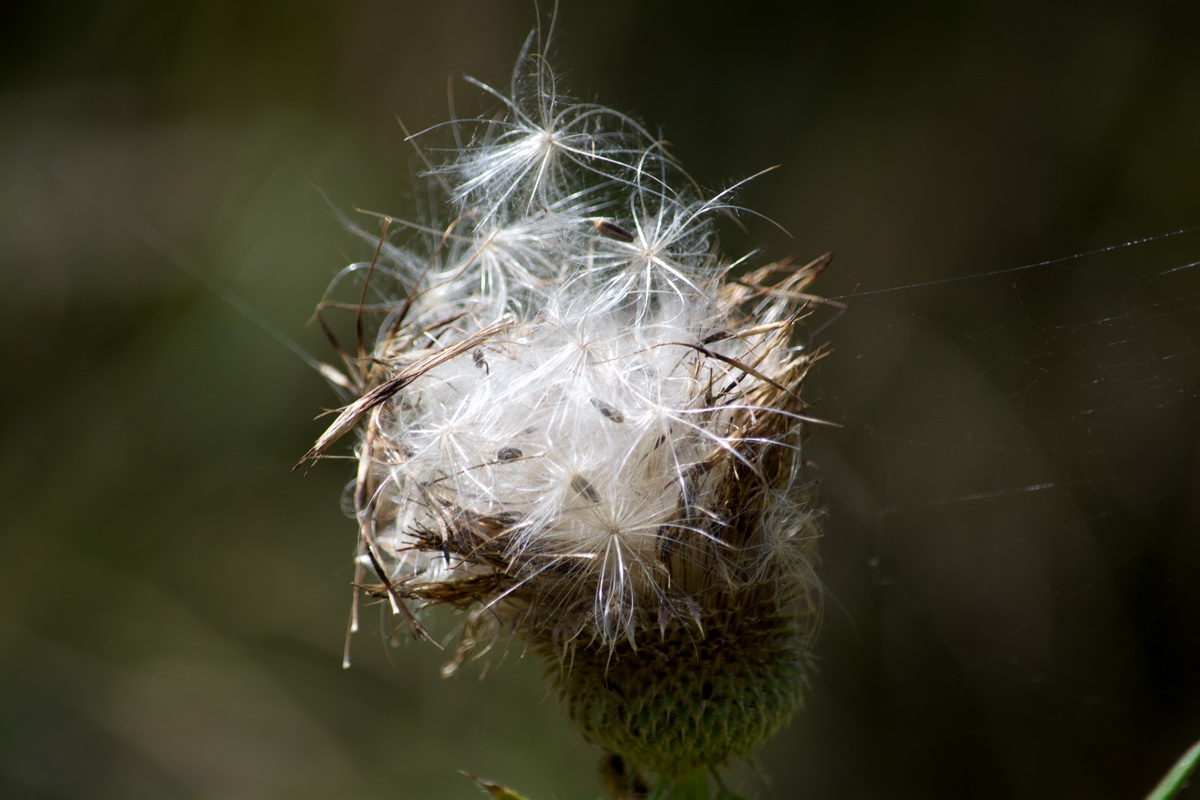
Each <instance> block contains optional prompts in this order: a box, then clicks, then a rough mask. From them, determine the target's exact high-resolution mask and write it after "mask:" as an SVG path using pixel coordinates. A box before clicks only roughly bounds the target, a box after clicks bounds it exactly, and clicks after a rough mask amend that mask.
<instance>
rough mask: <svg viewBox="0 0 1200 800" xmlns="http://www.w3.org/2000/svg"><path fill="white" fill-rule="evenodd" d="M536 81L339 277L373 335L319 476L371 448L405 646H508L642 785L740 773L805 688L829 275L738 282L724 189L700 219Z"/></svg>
mask: <svg viewBox="0 0 1200 800" xmlns="http://www.w3.org/2000/svg"><path fill="white" fill-rule="evenodd" d="M524 64H525V70H524V71H520V72H519V73H518V76H517V80H515V81H514V87H516V88H515V89H514V92H516V91H518V90H519V89H520V88H521V87H525V86H532V87H534V92H533V94H531V95H521V94H516V95H514V97H513V98H507V97H503V96H501V95H500V94H499V93H498V92H495V91H493V90H491V89H487V87H484V88H485V90H486V91H488V92H490V93H492V94H494V95H495V96H496V97H498V98H499V99H500V100H501V102H502V103H503V105H504V108H505V112H506V113H505V115H504V116H503V117H502V118H500V119H499V120H488V121H480V122H477V123H474V125H475V126H476V127H477V130H475V131H474V135H473V136H472V137H470V144H467V145H466V146H464V147H463V148H462V149H461V150H460V151H458V152H456V153H455V154H454V155H452V156H451V157H450V158H449V159H448V160H447V162H446V163H445V164H444V165H443V166H440V167H434V168H433V169H432V170H431V172H430V174H429V178H430V186H431V192H433V193H434V194H436V195H437V196H438V197H439V199H440V204H441V205H440V208H439V213H440V214H445V218H444V221H442V222H438V220H431V221H429V222H426V223H424V224H420V225H418V224H411V225H407V226H406V227H405V229H406V230H408V231H409V233H410V241H408V242H406V243H404V244H394V243H392V242H391V241H389V240H387V239H386V238H385V239H384V240H383V242H382V244H381V245H380V251H379V255H378V257H377V260H376V261H374V262H372V264H371V265H369V268H364V265H354V266H352V267H351V268H349V269H348V271H347V274H351V273H352V274H357V275H363V274H366V275H368V276H370V277H369V280H368V285H367V286H366V287H364V293H365V292H366V291H367V290H368V289H369V290H371V291H380V290H381V289H382V291H383V292H384V295H383V302H382V303H381V304H379V305H373V306H370V307H371V308H377V309H378V308H382V309H384V311H385V314H384V317H383V319H382V321H381V323H380V325H379V335H378V338H377V341H376V343H375V345H374V349H373V351H372V352H371V353H370V355H369V356H366V357H363V358H360V359H357V360H353V361H351V364H350V366H351V371H352V372H353V373H354V374H355V375H356V376H357V389H358V390H359V397H358V399H357V400H355V401H354V402H353V403H351V404H350V405H349V406H348V407H347V408H346V409H344V410H343V411H342V413H341V414H340V416H339V417H338V418H337V420H336V421H335V422H334V423H333V425H332V426H331V427H330V429H329V430H328V431H327V433H326V434H325V435H324V436H323V437H322V438H321V440H319V441H318V443H317V445H316V446H315V447H314V448H313V451H311V452H310V456H319V455H321V454H323V453H324V452H325V451H326V449H327V448H328V447H329V446H330V444H331V443H332V442H333V441H334V440H335V439H337V438H339V437H340V436H342V435H343V434H344V433H346V432H347V431H349V430H350V429H351V428H353V427H355V426H359V427H360V431H361V439H360V442H359V445H358V450H357V455H358V459H359V470H358V479H357V483H356V490H355V494H354V513H355V515H356V517H357V519H358V523H359V526H360V530H361V534H362V535H361V558H360V565H361V568H362V569H363V570H366V569H370V570H372V571H373V572H374V573H375V574H376V576H377V577H378V579H379V581H380V585H379V586H378V587H376V588H374V589H372V591H374V592H376V593H377V594H379V595H380V596H385V597H387V598H389V599H390V601H391V603H392V604H393V609H394V610H395V611H396V613H398V614H401V615H403V616H404V617H405V618H406V619H408V620H409V621H410V622H411V624H412V625H413V626H414V627H416V628H417V629H418V630H422V629H421V628H420V622H419V621H418V619H417V612H418V611H419V609H421V608H423V607H425V606H428V605H444V606H450V607H453V608H457V609H461V610H463V611H466V612H467V618H466V621H465V623H464V626H463V633H462V645H461V648H460V658H461V656H462V655H465V654H468V653H470V652H474V651H477V650H486V648H487V646H488V644H489V643H490V642H491V641H492V640H493V639H494V638H495V637H496V636H497V635H501V634H505V635H516V636H517V637H519V638H521V639H522V640H524V641H525V642H526V643H527V644H528V645H529V646H530V647H531V648H532V649H533V650H535V651H537V652H540V653H542V654H544V655H545V656H547V657H548V659H549V661H550V663H551V664H552V665H553V668H554V670H555V674H556V678H555V680H556V683H557V685H558V686H559V687H560V689H561V691H562V693H563V696H564V701H565V704H566V707H567V709H568V712H569V713H570V715H571V717H572V719H573V721H574V722H575V723H576V725H577V726H578V727H580V728H581V729H582V730H583V732H584V733H585V735H587V736H588V737H589V738H590V739H591V740H593V741H595V742H597V743H599V744H601V745H603V746H605V747H607V748H608V749H610V750H611V751H613V752H615V753H618V754H620V755H623V756H626V757H627V758H629V759H631V760H632V761H633V762H634V763H635V764H637V765H639V766H642V767H646V768H649V769H652V770H654V771H656V772H660V773H663V774H674V773H678V772H680V771H683V770H685V769H687V768H689V767H691V766H695V765H697V764H703V763H719V762H721V761H724V760H726V759H728V758H729V757H732V756H741V755H746V754H748V753H749V752H750V750H751V749H752V748H753V747H754V746H755V745H756V744H757V743H758V742H759V741H760V740H761V739H762V738H765V736H766V735H769V734H770V733H771V732H772V731H773V730H774V729H775V728H776V727H778V725H779V724H781V723H782V722H783V721H784V720H785V719H786V718H787V717H788V716H789V715H790V713H791V711H792V710H793V709H794V708H795V706H796V705H797V704H798V702H799V701H800V699H801V697H802V694H803V687H804V683H805V680H806V676H807V674H808V659H807V651H808V648H807V645H808V641H807V639H808V636H809V634H810V633H811V631H812V627H813V624H812V623H813V622H815V619H816V615H817V608H818V606H819V602H818V599H817V594H818V592H817V591H816V589H815V581H814V580H813V578H812V575H811V572H810V569H809V558H810V554H811V552H812V548H813V545H814V541H815V538H816V535H817V533H816V525H815V521H814V517H815V513H814V511H813V510H812V508H811V507H810V501H811V497H810V494H811V493H810V491H809V486H808V485H807V483H806V482H805V480H804V479H803V478H802V477H801V475H802V469H801V467H802V458H801V444H802V439H803V438H804V435H805V432H806V428H807V425H808V423H809V422H811V418H810V417H809V416H808V409H807V406H806V404H805V403H804V401H803V400H802V399H801V397H800V387H801V384H802V381H803V378H804V376H805V374H806V372H807V371H808V369H809V368H810V366H811V365H812V364H813V362H814V361H815V360H816V359H817V358H818V357H819V355H820V353H819V352H816V351H812V350H809V349H807V348H806V347H805V346H803V345H801V344H799V343H798V342H799V341H800V336H799V326H800V325H801V321H802V319H803V317H804V316H805V314H806V312H807V310H808V309H809V308H810V307H811V305H812V304H813V303H815V302H817V301H816V299H815V298H813V297H812V296H810V295H808V294H806V288H807V286H808V284H809V283H810V281H811V280H812V279H813V278H814V277H815V275H816V274H817V273H818V272H819V270H820V268H821V267H822V266H824V264H825V263H826V262H827V259H825V258H823V259H818V260H817V261H816V262H814V263H813V264H810V265H808V266H806V267H802V268H796V267H794V266H792V265H790V264H788V263H782V264H778V265H771V266H767V267H764V268H761V269H759V270H757V271H754V272H751V273H749V274H747V275H744V276H742V277H738V278H734V277H733V272H732V270H733V267H732V266H731V265H730V264H728V263H726V262H724V261H723V260H722V259H720V258H719V257H718V255H717V254H716V247H715V241H714V235H713V226H714V217H715V216H716V215H717V214H719V213H725V212H730V211H735V210H736V209H734V208H733V207H732V206H730V205H729V204H728V200H727V197H726V195H727V194H728V193H722V194H721V195H718V196H717V197H716V198H712V199H707V200H706V199H703V198H701V197H700V196H699V194H698V192H697V191H696V190H695V189H694V188H693V186H692V182H691V181H690V179H689V178H688V177H687V176H686V175H685V174H684V173H683V172H682V171H681V170H680V169H679V168H678V166H677V165H676V164H675V163H674V162H673V161H672V160H671V159H670V158H669V157H667V155H666V154H665V152H664V150H663V148H662V146H661V143H660V142H659V141H657V140H655V139H654V138H653V137H651V136H650V135H649V134H648V133H647V132H646V130H645V129H644V128H642V127H641V126H639V125H637V124H636V123H634V122H633V121H632V120H630V119H628V118H627V117H625V116H623V115H620V114H618V113H616V112H614V111H611V110H609V109H606V108H603V107H599V106H594V105H571V104H569V103H566V102H565V101H564V100H563V99H561V98H560V97H558V96H557V94H555V92H554V91H553V84H554V80H553V76H552V74H551V73H550V71H549V69H548V68H547V67H546V66H545V63H544V62H543V61H542V60H541V59H539V58H537V57H534V56H529V57H528V58H526V59H525V61H524ZM467 126H468V124H467V123H459V138H462V137H463V133H462V131H463V129H464V128H466V127H467ZM381 276H383V277H386V276H391V277H394V278H395V280H396V281H397V282H398V283H399V284H400V286H399V291H396V290H393V291H394V292H395V295H393V297H391V298H389V297H388V296H387V294H386V291H387V290H386V288H383V287H381V285H380V284H381V281H380V278H381ZM360 305H361V307H362V308H367V306H366V305H365V304H360ZM365 582H366V581H359V584H360V585H362V584H363V583H365ZM457 662H458V659H456V661H455V662H454V663H457ZM671 675H676V676H681V678H680V680H678V681H672V680H668V677H667V676H671ZM666 683H673V684H675V685H677V687H678V691H675V692H672V691H668V690H666V689H665V688H664V686H665V684H666Z"/></svg>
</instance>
